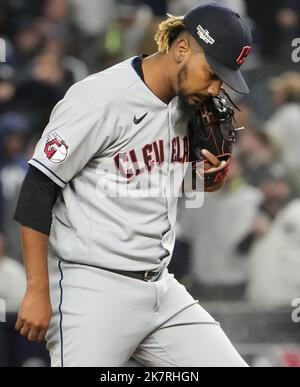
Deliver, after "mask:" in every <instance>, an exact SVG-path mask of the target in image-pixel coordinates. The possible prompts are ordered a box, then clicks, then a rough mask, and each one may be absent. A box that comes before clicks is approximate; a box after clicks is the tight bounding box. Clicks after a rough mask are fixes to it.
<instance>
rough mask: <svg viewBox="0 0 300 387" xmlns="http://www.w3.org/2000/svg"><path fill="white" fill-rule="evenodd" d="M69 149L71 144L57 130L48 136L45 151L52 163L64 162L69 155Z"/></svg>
mask: <svg viewBox="0 0 300 387" xmlns="http://www.w3.org/2000/svg"><path fill="white" fill-rule="evenodd" d="M68 149H69V145H68V144H67V143H66V141H65V140H64V139H63V138H62V137H61V136H60V135H59V134H58V133H57V132H52V133H50V134H49V135H48V136H47V139H46V145H45V148H44V153H45V155H46V157H47V159H48V160H50V161H51V162H52V163H55V164H59V163H62V162H64V161H65V160H66V158H67V157H68Z"/></svg>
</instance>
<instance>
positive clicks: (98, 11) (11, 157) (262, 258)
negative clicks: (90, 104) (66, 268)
mask: <svg viewBox="0 0 300 387" xmlns="http://www.w3.org/2000/svg"><path fill="white" fill-rule="evenodd" d="M206 2H207V1H201V0H169V1H168V0H159V1H158V0H128V1H126V0H84V1H83V0H39V1H25V0H1V2H0V37H1V38H2V39H5V42H6V62H5V63H0V257H1V258H0V298H3V299H5V300H7V307H8V310H11V311H16V310H17V307H18V304H19V302H20V299H21V296H22V293H23V290H24V287H25V281H24V271H23V268H22V263H21V262H22V254H21V247H20V241H19V232H18V225H17V224H16V223H15V222H14V221H13V220H12V217H13V213H14V210H15V207H16V201H17V198H18V193H19V190H20V186H21V184H22V180H23V178H24V175H25V173H26V170H27V161H28V160H29V158H30V156H31V154H32V152H33V149H34V145H35V143H36V141H37V140H38V138H39V137H40V135H41V133H42V131H43V129H44V128H45V126H46V124H47V122H48V119H49V116H50V113H51V110H52V109H53V107H54V105H55V104H56V103H57V102H58V101H59V100H60V99H61V98H62V97H63V95H64V93H65V92H66V90H67V89H68V88H69V87H70V86H71V85H72V84H73V83H74V82H77V81H80V80H81V79H83V78H84V77H86V76H87V75H88V74H90V73H93V72H97V71H100V70H102V69H104V68H106V67H108V66H110V65H112V64H114V63H117V62H119V61H122V60H123V59H126V58H128V57H130V56H134V55H136V54H141V53H147V54H151V53H153V52H155V51H156V47H155V44H154V40H153V35H154V33H155V31H156V29H157V26H158V24H159V22H160V21H161V20H162V19H163V18H165V17H166V14H167V12H169V13H171V14H173V15H183V14H184V13H185V12H187V11H188V10H189V9H191V8H192V7H193V6H195V5H198V4H200V3H206ZM219 2H220V3H224V4H226V5H228V6H230V7H233V8H234V9H236V10H237V11H239V12H240V13H241V14H242V15H243V16H244V17H246V18H247V20H248V22H249V25H250V26H251V28H252V31H253V35H254V41H255V49H254V50H253V52H252V54H251V55H250V56H249V59H248V62H247V64H246V65H245V75H246V78H247V80H248V83H249V85H250V88H251V91H252V92H251V94H250V95H249V96H245V97H241V96H238V95H235V94H233V93H231V95H232V97H233V99H234V101H235V102H236V103H237V104H238V105H239V107H240V109H241V112H240V113H238V114H237V125H238V126H245V127H246V130H245V131H243V132H242V133H241V134H240V136H239V145H238V147H237V149H236V154H235V159H234V161H233V164H232V168H231V170H230V176H229V179H228V182H227V185H226V187H225V188H224V189H223V190H222V191H220V192H217V193H214V194H209V195H207V197H206V200H205V205H204V207H203V208H201V209H199V210H193V211H191V210H188V209H185V208H184V207H185V206H184V203H181V206H180V213H179V222H178V240H177V243H176V249H175V255H174V260H173V262H172V264H171V270H173V271H174V272H175V273H176V275H177V276H178V278H179V279H180V280H181V281H182V282H183V283H184V284H185V285H186V286H187V288H188V289H189V290H190V291H191V292H192V294H193V295H194V296H195V297H197V298H198V299H199V300H204V301H205V300H206V301H211V300H235V301H238V300H245V301H247V302H248V303H249V305H250V304H251V305H254V306H256V307H263V308H266V309H267V308H270V309H272V308H281V307H288V306H290V303H291V300H292V299H293V298H295V297H297V296H299V295H300V276H299V273H300V254H299V252H300V197H299V189H300V163H299V153H300V126H299V123H300V73H299V64H295V63H293V61H292V59H291V54H292V50H293V48H292V41H293V39H295V38H297V37H299V38H300V2H299V1H297V0H272V1H271V0H264V1H263V2H262V1H259V0H227V1H226V0H224V1H219Z"/></svg>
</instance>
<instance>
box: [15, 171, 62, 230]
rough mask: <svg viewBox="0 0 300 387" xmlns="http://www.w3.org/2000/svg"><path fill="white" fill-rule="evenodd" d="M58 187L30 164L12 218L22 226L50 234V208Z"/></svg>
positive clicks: (53, 202)
mask: <svg viewBox="0 0 300 387" xmlns="http://www.w3.org/2000/svg"><path fill="white" fill-rule="evenodd" d="M60 189H61V188H60V187H59V186H58V185H57V184H55V183H54V182H53V181H52V180H51V179H50V178H49V177H48V176H46V175H45V174H44V173H42V172H40V171H39V170H38V169H37V168H35V167H33V166H31V165H30V167H29V170H28V173H27V175H26V177H25V180H24V182H23V185H22V188H21V193H20V197H19V201H18V204H17V209H16V212H15V216H14V219H15V220H16V221H17V222H19V223H20V224H21V225H23V226H26V227H29V228H32V229H33V230H36V231H39V232H41V233H42V234H46V235H50V230H51V224H52V210H53V207H54V204H55V202H56V200H57V197H58V195H59V191H60Z"/></svg>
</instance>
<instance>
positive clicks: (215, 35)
mask: <svg viewBox="0 0 300 387" xmlns="http://www.w3.org/2000/svg"><path fill="white" fill-rule="evenodd" d="M184 24H185V26H186V28H187V30H188V31H189V32H190V34H191V35H192V36H193V37H194V38H195V39H196V41H197V42H198V43H199V44H200V45H201V47H202V48H203V49H204V52H205V56H206V59H207V62H208V63H209V65H210V66H211V68H212V69H213V70H214V72H215V73H216V74H217V75H218V77H219V78H220V79H221V80H222V81H223V82H225V83H226V84H227V85H228V86H229V87H230V88H231V89H232V90H234V91H236V92H238V93H242V94H247V93H249V89H248V86H247V84H246V82H245V80H244V78H243V75H242V73H241V71H240V67H241V65H242V64H243V63H244V62H245V60H246V58H247V56H248V54H249V53H250V51H251V49H252V36H251V32H250V29H249V28H248V26H247V24H246V22H245V21H244V19H242V18H241V16H240V15H239V14H238V13H236V12H234V11H233V10H231V9H229V8H227V7H224V6H222V5H220V4H217V3H209V4H207V5H201V6H199V7H197V8H195V9H193V10H192V11H190V12H189V13H188V14H187V15H185V17H184Z"/></svg>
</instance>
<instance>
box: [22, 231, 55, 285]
mask: <svg viewBox="0 0 300 387" xmlns="http://www.w3.org/2000/svg"><path fill="white" fill-rule="evenodd" d="M21 238H22V245H23V259H24V264H25V270H26V276H27V288H28V289H39V290H42V291H46V292H48V291H49V275H48V240H49V237H48V236H47V235H45V234H42V233H40V232H38V231H35V230H33V229H31V228H28V227H25V226H21Z"/></svg>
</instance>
